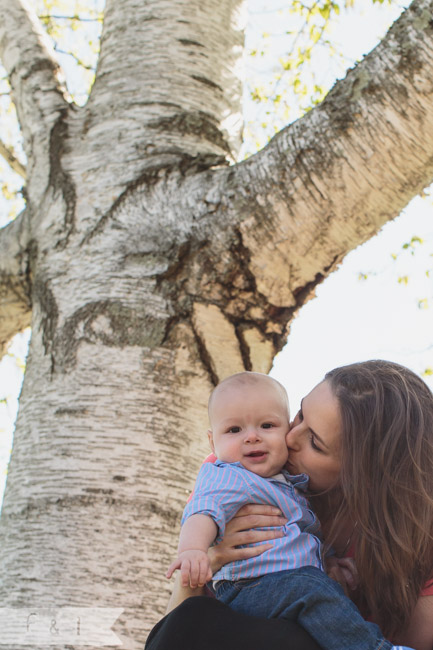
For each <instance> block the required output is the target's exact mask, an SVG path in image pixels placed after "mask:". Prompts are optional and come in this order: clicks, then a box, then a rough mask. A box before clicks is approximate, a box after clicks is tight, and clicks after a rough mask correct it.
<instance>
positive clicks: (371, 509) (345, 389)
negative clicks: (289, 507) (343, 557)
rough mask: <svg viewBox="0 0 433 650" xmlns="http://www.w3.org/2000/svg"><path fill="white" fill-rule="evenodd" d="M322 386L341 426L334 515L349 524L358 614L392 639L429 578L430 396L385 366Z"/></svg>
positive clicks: (343, 373) (340, 375)
mask: <svg viewBox="0 0 433 650" xmlns="http://www.w3.org/2000/svg"><path fill="white" fill-rule="evenodd" d="M325 380H326V381H328V382H329V384H330V386H331V390H332V392H333V394H334V395H335V396H336V398H337V400H338V402H339V406H340V412H341V419H342V447H341V454H342V470H341V490H342V496H343V505H342V511H341V512H340V513H339V515H340V514H342V516H343V517H344V518H346V517H351V519H352V520H353V521H355V526H356V532H357V541H356V547H355V557H356V565H357V569H358V573H359V576H360V587H361V591H362V593H363V594H364V599H365V602H364V607H365V606H366V608H367V609H368V610H369V611H370V612H371V614H372V615H373V617H374V619H375V621H376V622H377V623H378V624H379V625H380V627H381V628H382V630H383V632H384V634H385V635H386V636H388V637H389V636H391V637H392V636H393V635H395V634H396V633H398V632H399V631H401V630H403V629H405V628H406V627H407V626H408V623H409V620H410V617H411V615H412V613H413V609H414V607H415V604H416V602H417V600H418V598H419V595H420V592H421V590H422V588H423V586H424V585H425V583H426V582H428V581H429V580H431V579H432V578H433V395H432V393H431V391H430V389H429V388H428V387H427V385H426V384H425V382H424V381H422V379H420V378H419V377H418V376H417V375H415V374H414V373H413V372H412V371H410V370H408V368H404V367H403V366H400V365H398V364H396V363H391V362H389V361H367V362H364V363H356V364H352V365H349V366H344V367H342V368H336V369H335V370H331V372H329V373H328V374H327V375H326V377H325ZM338 519H340V516H338ZM340 521H341V520H340Z"/></svg>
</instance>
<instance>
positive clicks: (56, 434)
mask: <svg viewBox="0 0 433 650" xmlns="http://www.w3.org/2000/svg"><path fill="white" fill-rule="evenodd" d="M432 9H433V3H432V2H427V0H421V1H418V0H417V1H416V2H415V3H414V4H413V5H412V7H411V8H410V9H409V10H408V11H407V12H406V14H405V15H404V16H403V17H402V18H401V19H400V21H398V23H397V24H396V25H395V26H394V27H393V28H392V29H391V31H390V33H389V34H388V36H387V38H386V39H385V40H384V41H383V43H382V44H381V45H380V46H379V47H378V48H376V50H374V51H373V52H372V53H371V54H370V55H369V56H368V57H367V58H366V59H365V60H364V61H363V62H362V63H361V64H359V65H358V66H357V67H356V68H355V69H353V70H351V71H349V73H348V75H347V77H346V79H345V80H344V81H342V82H339V83H338V84H337V85H336V86H335V88H334V89H333V91H332V92H331V93H330V94H329V96H328V97H327V99H326V100H325V101H324V102H323V104H322V105H320V106H319V107H318V108H316V109H315V110H313V111H311V113H309V114H308V115H307V116H306V117H305V118H303V119H302V120H299V121H298V122H296V123H295V124H293V125H291V126H290V127H288V128H287V129H285V130H284V131H282V132H281V133H280V134H278V135H277V136H276V137H275V138H274V139H273V140H272V141H271V143H270V144H269V145H268V146H267V147H266V148H265V149H264V150H263V151H261V152H260V153H258V154H257V155H256V156H254V157H252V158H251V159H249V160H248V161H245V162H243V163H240V164H230V163H233V161H234V160H235V159H236V154H237V149H238V145H239V141H240V117H239V116H240V98H241V81H242V69H241V56H242V28H243V22H244V5H243V3H242V2H241V0H221V2H218V3H215V2H211V0H200V1H198V0H188V1H187V0H158V1H156V0H154V1H149V2H146V3H142V2H135V1H134V0H123V2H122V3H118V2H115V1H114V0H110V1H109V2H107V8H106V17H105V22H104V31H103V38H102V48H101V56H100V61H99V65H98V70H97V77H96V82H95V85H94V87H93V90H92V94H91V96H90V99H89V102H88V103H87V105H86V106H85V107H83V108H78V107H76V106H74V105H73V104H71V103H70V102H69V100H68V97H67V94H66V92H65V90H64V88H63V87H62V85H61V83H60V82H59V80H58V79H59V71H58V67H57V65H56V64H55V61H54V59H53V55H52V53H50V51H49V47H48V45H47V44H46V43H45V41H44V39H43V37H42V36H41V34H40V32H39V29H38V27H37V25H36V23H35V20H34V18H33V17H32V16H31V12H30V10H29V9H28V8H26V6H25V5H24V2H21V1H20V0H0V10H1V12H2V17H3V16H4V17H5V20H2V21H1V22H0V46H1V56H2V59H3V61H4V64H5V66H6V68H7V70H8V72H9V75H10V79H11V83H12V87H13V91H14V98H15V102H16V104H17V107H18V113H19V116H20V120H21V122H22V124H23V128H24V133H25V147H26V153H27V157H28V160H29V164H28V167H27V174H28V205H27V209H26V212H25V214H23V215H22V216H21V217H20V218H19V220H18V221H17V222H16V224H12V225H10V226H8V227H7V228H5V229H3V230H2V231H0V251H1V253H2V256H1V262H0V278H1V282H2V286H3V287H4V289H3V290H2V293H1V294H0V299H1V308H2V319H1V320H0V341H1V342H2V343H5V342H6V341H7V339H8V337H9V336H10V335H11V334H12V332H13V331H14V330H15V331H16V330H18V329H20V328H21V327H22V326H23V325H24V324H27V322H28V320H29V318H30V310H31V320H32V332H33V334H32V341H31V347H30V353H29V359H28V365H27V372H26V376H25V381H24V386H23V391H22V395H21V400H20V411H19V416H18V422H17V429H16V436H15V442H14V450H13V455H12V460H11V465H10V471H9V476H8V482H7V489H6V495H5V500H4V506H3V512H2V516H1V520H0V540H1V541H0V543H1V547H2V553H1V558H0V571H1V576H2V579H1V585H0V602H1V603H2V605H3V604H4V605H8V606H12V607H25V606H31V605H35V603H37V606H38V607H42V606H47V607H48V606H53V605H55V606H57V607H60V606H63V605H64V606H66V605H68V606H77V607H95V606H104V607H122V608H124V613H123V614H122V616H121V618H120V619H119V621H118V622H117V623H116V626H115V628H114V629H115V631H116V633H118V634H119V636H120V637H121V640H122V642H123V644H124V647H125V648H126V649H128V650H129V649H131V650H135V649H136V648H139V647H142V645H143V643H144V640H145V634H146V631H147V630H148V629H149V628H150V627H151V626H152V625H153V624H154V623H155V622H156V620H157V619H158V617H159V616H160V615H161V614H162V612H163V610H164V606H165V602H166V599H167V593H168V589H169V586H168V585H166V584H165V581H164V578H163V573H164V570H165V567H166V566H167V565H168V564H169V562H170V559H171V558H172V557H173V553H174V549H175V546H176V538H177V532H178V524H179V519H180V512H181V509H182V506H183V503H184V501H185V498H186V495H187V494H188V492H189V490H190V489H191V487H192V484H193V479H194V475H195V472H196V470H197V468H198V466H199V464H200V462H201V460H202V458H203V457H204V455H205V454H206V453H207V443H206V435H205V432H206V428H207V420H206V402H207V396H208V393H209V391H210V389H211V388H212V386H213V385H214V384H215V383H216V382H217V381H218V380H220V379H222V378H223V377H224V376H226V375H228V374H230V373H232V372H236V371H239V370H241V369H243V368H247V369H256V370H260V371H262V372H267V371H268V370H269V369H270V367H271V364H272V359H273V356H274V355H275V353H276V352H277V351H278V350H280V349H281V347H282V345H283V344H284V341H285V339H286V337H287V334H288V328H289V326H290V321H291V319H292V318H293V316H294V314H295V313H296V311H297V310H298V309H299V307H300V306H301V305H302V304H303V303H304V302H305V301H306V300H307V299H308V298H309V297H310V296H311V295H312V293H313V292H314V288H315V286H316V285H317V283H318V282H320V281H321V280H322V279H323V278H325V277H326V276H327V275H328V274H329V273H330V271H331V270H333V269H334V268H335V267H336V265H337V264H338V262H339V261H340V260H341V259H342V258H343V256H344V255H345V254H346V253H347V252H348V251H349V250H351V249H352V248H354V247H355V246H356V245H358V244H360V243H361V242H363V241H365V240H366V239H368V238H369V237H371V235H372V234H374V233H375V232H377V230H378V229H379V228H380V226H381V225H382V224H383V223H385V222H386V221H387V220H389V219H391V218H393V217H394V216H395V215H396V214H398V212H399V211H400V209H401V208H402V207H403V206H404V205H405V204H406V203H407V202H408V201H409V199H410V198H411V197H412V196H414V195H415V194H416V193H417V192H419V191H420V190H421V189H422V188H423V187H424V186H426V185H427V184H428V183H429V182H431V180H432V178H433V156H432V153H431V152H432V151H433V141H432V140H433V110H432V109H433V83H432V79H433V74H432V73H433V70H432V68H433V56H432V55H433V52H432V49H433V29H432V22H431V15H432ZM12 35H16V36H14V37H13V36H12ZM23 44H25V45H23ZM11 296H12V297H13V299H12V298H11ZM3 314H5V316H3ZM17 647H18V646H17Z"/></svg>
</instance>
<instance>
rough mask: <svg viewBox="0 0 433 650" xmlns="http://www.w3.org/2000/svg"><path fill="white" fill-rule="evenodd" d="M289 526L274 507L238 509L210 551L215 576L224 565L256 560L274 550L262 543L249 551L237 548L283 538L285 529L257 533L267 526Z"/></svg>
mask: <svg viewBox="0 0 433 650" xmlns="http://www.w3.org/2000/svg"><path fill="white" fill-rule="evenodd" d="M286 523H287V519H286V517H283V516H282V514H281V511H280V510H279V509H278V508H275V507H274V506H266V505H255V504H249V505H246V506H243V507H242V508H241V509H240V510H238V512H237V514H236V515H235V516H234V517H233V519H231V520H230V521H229V522H228V524H227V525H226V530H225V534H224V538H223V539H222V540H221V542H220V543H219V544H217V545H216V546H212V547H211V548H210V549H209V551H208V555H209V559H210V563H211V568H212V573H216V572H217V571H218V570H219V569H221V567H222V566H224V564H227V563H228V562H234V561H235V560H245V559H247V558H250V557H257V556H258V555H261V554H262V553H264V551H267V550H268V549H269V548H271V546H272V544H260V545H259V546H252V547H248V548H238V547H239V546H241V545H243V544H251V543H257V542H268V541H270V540H272V539H276V538H277V537H283V536H284V533H283V531H282V530H279V529H274V530H271V529H269V530H254V529H255V528H266V527H268V526H284V524H286Z"/></svg>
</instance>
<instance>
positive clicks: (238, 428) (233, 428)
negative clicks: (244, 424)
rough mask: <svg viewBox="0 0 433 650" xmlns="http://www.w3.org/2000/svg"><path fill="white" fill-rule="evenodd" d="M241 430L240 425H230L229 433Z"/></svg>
mask: <svg viewBox="0 0 433 650" xmlns="http://www.w3.org/2000/svg"><path fill="white" fill-rule="evenodd" d="M240 430H241V428H240V427H230V429H229V430H228V432H229V433H239V431H240Z"/></svg>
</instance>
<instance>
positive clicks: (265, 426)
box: [262, 422, 274, 429]
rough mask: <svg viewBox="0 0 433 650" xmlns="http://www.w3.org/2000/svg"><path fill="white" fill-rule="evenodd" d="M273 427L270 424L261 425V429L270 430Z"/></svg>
mask: <svg viewBox="0 0 433 650" xmlns="http://www.w3.org/2000/svg"><path fill="white" fill-rule="evenodd" d="M273 426H274V425H273V424H272V423H271V422H264V423H263V424H262V429H272V427H273Z"/></svg>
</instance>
